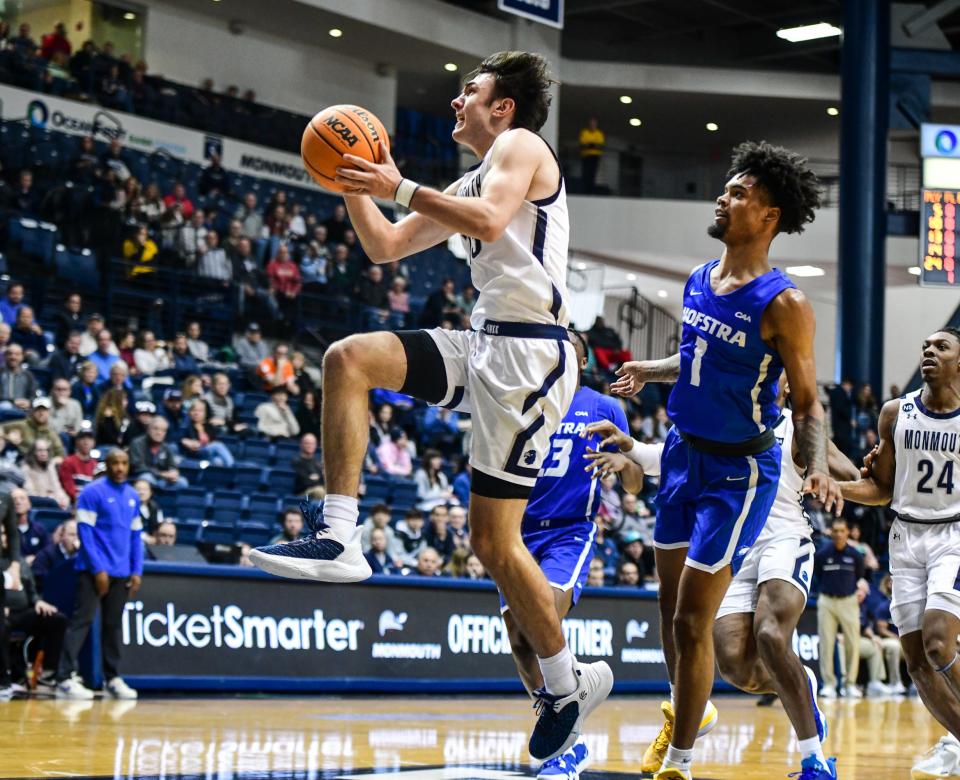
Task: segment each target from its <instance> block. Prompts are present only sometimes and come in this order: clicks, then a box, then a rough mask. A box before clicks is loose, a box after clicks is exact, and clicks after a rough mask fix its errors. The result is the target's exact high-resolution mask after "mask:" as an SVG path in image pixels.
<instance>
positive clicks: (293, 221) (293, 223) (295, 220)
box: [287, 203, 307, 241]
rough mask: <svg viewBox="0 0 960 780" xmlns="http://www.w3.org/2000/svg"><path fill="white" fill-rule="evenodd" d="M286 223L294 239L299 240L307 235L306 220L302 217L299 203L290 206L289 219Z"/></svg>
mask: <svg viewBox="0 0 960 780" xmlns="http://www.w3.org/2000/svg"><path fill="white" fill-rule="evenodd" d="M288 223H289V224H288V226H287V231H288V232H289V234H290V237H291V238H292V239H293V240H294V241H300V240H302V239H303V237H304V236H305V235H307V222H306V220H305V219H304V218H303V214H302V213H301V209H300V204H299V203H294V204H292V205H291V206H290V219H289V220H288Z"/></svg>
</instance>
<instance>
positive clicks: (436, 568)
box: [410, 547, 443, 577]
mask: <svg viewBox="0 0 960 780" xmlns="http://www.w3.org/2000/svg"><path fill="white" fill-rule="evenodd" d="M442 566H443V561H442V560H441V559H440V554H439V553H438V552H437V551H436V550H434V549H433V548H432V547H424V548H423V549H422V550H421V551H420V554H419V555H417V564H416V567H415V568H414V569H413V570H412V571H411V572H410V574H416V575H419V576H420V577H439V576H440V574H441V567H442Z"/></svg>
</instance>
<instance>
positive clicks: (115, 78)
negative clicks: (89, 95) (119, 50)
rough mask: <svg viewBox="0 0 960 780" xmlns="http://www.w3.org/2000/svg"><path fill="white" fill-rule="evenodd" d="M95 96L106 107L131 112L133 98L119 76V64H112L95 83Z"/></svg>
mask: <svg viewBox="0 0 960 780" xmlns="http://www.w3.org/2000/svg"><path fill="white" fill-rule="evenodd" d="M97 98H98V99H99V101H100V103H101V104H102V105H104V106H106V107H107V108H115V109H117V110H118V111H126V112H127V113H128V114H132V113H133V100H132V98H131V97H130V93H129V92H128V91H127V88H126V86H125V85H124V83H123V81H122V79H121V78H120V66H119V65H112V66H110V69H109V70H108V71H107V72H106V73H105V74H104V75H103V77H102V78H101V79H100V82H99V83H98V84H97Z"/></svg>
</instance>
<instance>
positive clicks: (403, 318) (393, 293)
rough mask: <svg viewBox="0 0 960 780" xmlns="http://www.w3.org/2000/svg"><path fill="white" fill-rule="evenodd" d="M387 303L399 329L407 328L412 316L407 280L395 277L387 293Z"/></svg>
mask: <svg viewBox="0 0 960 780" xmlns="http://www.w3.org/2000/svg"><path fill="white" fill-rule="evenodd" d="M387 303H388V304H389V306H390V311H391V312H392V313H393V315H394V319H395V320H396V322H397V324H398V327H401V328H402V327H405V326H406V324H407V318H408V317H409V315H410V293H408V292H407V280H406V279H404V278H403V277H402V276H395V277H393V281H392V282H391V283H390V290H389V291H388V292H387Z"/></svg>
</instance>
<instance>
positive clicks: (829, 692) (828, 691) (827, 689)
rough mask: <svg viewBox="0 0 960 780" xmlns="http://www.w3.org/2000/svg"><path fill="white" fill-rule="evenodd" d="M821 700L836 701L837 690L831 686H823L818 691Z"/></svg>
mask: <svg viewBox="0 0 960 780" xmlns="http://www.w3.org/2000/svg"><path fill="white" fill-rule="evenodd" d="M820 698H821V699H836V698H837V689H836V688H834V687H833V686H832V685H824V686H823V688H822V689H821V691H820Z"/></svg>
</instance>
